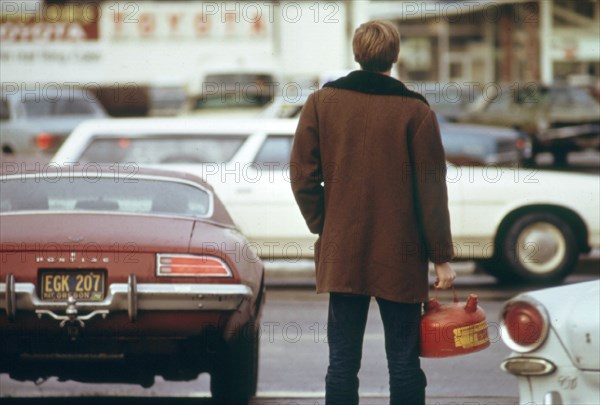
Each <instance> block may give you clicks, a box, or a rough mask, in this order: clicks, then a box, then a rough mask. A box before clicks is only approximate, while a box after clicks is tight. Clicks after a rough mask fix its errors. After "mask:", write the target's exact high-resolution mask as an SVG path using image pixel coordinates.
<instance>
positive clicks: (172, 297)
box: [0, 283, 252, 312]
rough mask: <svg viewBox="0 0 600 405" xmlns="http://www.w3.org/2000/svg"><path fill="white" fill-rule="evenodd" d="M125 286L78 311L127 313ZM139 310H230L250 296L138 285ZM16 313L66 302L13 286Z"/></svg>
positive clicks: (211, 288) (229, 290)
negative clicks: (39, 296)
mask: <svg viewBox="0 0 600 405" xmlns="http://www.w3.org/2000/svg"><path fill="white" fill-rule="evenodd" d="M129 288H130V287H129V284H128V283H114V284H111V285H110V286H109V288H108V294H107V296H106V297H105V298H104V300H103V301H100V302H78V303H77V308H78V309H79V310H81V311H96V310H103V309H105V310H109V311H128V312H129V311H130V303H129V299H128V292H129ZM6 295H7V285H6V283H0V309H2V310H3V312H5V311H6V309H7V308H6ZM136 295H137V308H138V311H233V310H236V309H237V308H238V307H239V306H240V304H241V303H242V302H243V300H245V299H250V298H251V297H252V290H251V289H250V287H248V286H246V285H243V284H153V283H144V284H137V294H136ZM15 296H16V301H15V302H16V305H15V308H16V310H17V311H35V310H40V309H44V310H51V311H61V310H62V311H65V310H66V309H67V305H68V304H67V303H66V302H49V301H42V300H40V299H39V298H38V296H37V293H36V288H35V285H34V284H33V283H15Z"/></svg>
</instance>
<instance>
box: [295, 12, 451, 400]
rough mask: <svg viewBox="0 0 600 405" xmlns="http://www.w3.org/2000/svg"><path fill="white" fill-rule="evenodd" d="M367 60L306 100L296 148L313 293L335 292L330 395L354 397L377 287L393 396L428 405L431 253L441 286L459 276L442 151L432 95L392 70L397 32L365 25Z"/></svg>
mask: <svg viewBox="0 0 600 405" xmlns="http://www.w3.org/2000/svg"><path fill="white" fill-rule="evenodd" d="M352 48H353V51H354V59H355V60H356V61H357V62H358V63H359V64H360V66H361V70H358V71H354V72H352V73H350V74H349V75H348V76H345V77H342V78H340V79H338V80H336V81H334V82H330V83H327V84H326V85H325V86H324V88H323V89H321V90H319V91H316V92H315V93H313V94H312V95H311V96H310V97H309V98H308V100H307V102H306V104H305V106H304V109H303V110H302V115H301V117H300V122H299V123H298V128H297V130H296V137H295V140H294V146H293V149H292V157H291V166H290V170H291V173H290V178H291V182H292V190H293V192H294V195H295V197H296V201H297V203H298V205H299V207H300V210H301V212H302V215H303V216H304V218H305V220H306V223H307V225H308V227H309V229H310V230H311V232H313V233H316V234H319V240H318V241H317V243H316V244H315V262H316V273H317V292H319V293H322V292H329V293H330V295H329V315H328V322H327V337H328V344H329V368H328V370H327V377H326V404H327V405H352V404H358V377H357V375H358V371H359V369H360V362H361V357H362V343H363V336H364V331H365V325H366V321H367V313H368V308H369V303H370V300H371V297H376V299H377V303H378V304H379V311H380V313H381V318H382V320H383V326H384V332H385V349H386V354H387V360H388V369H389V375H390V402H391V404H393V405H396V404H403V405H404V404H406V405H418V404H424V403H425V386H426V384H427V383H426V378H425V375H424V373H423V371H422V370H421V365H420V360H419V325H420V317H421V306H422V303H423V302H425V301H427V299H428V290H429V286H428V278H427V272H428V260H431V261H432V262H433V263H434V264H435V272H436V276H437V279H436V287H437V288H448V287H450V286H451V285H452V283H453V280H454V278H455V276H456V275H455V273H454V271H453V270H452V269H451V268H450V266H449V265H448V261H449V260H450V259H452V257H453V249H452V240H451V236H450V220H449V215H448V197H447V191H446V164H445V158H444V149H443V147H442V144H441V140H440V131H439V127H438V123H437V120H436V118H435V114H434V113H433V112H432V111H431V109H430V108H429V106H428V104H427V102H426V101H425V99H424V98H423V97H422V96H421V95H420V94H418V93H415V92H412V91H410V90H408V89H407V88H406V86H404V84H402V83H401V82H400V81H398V80H396V79H393V78H392V77H390V72H391V67H392V64H393V63H395V62H397V60H398V53H399V49H400V34H399V33H398V30H397V29H396V27H395V26H394V25H393V24H391V23H389V22H385V21H370V22H367V23H365V24H362V25H361V26H360V27H359V28H358V29H357V30H356V31H355V33H354V38H353V41H352Z"/></svg>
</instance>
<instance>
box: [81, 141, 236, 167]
mask: <svg viewBox="0 0 600 405" xmlns="http://www.w3.org/2000/svg"><path fill="white" fill-rule="evenodd" d="M245 139H246V137H245V136H239V135H214V136H210V135H205V136H189V135H177V134H164V135H158V136H151V137H150V136H149V137H131V136H125V135H124V136H122V137H115V136H111V137H105V136H96V137H94V138H93V140H92V142H91V143H90V144H89V145H88V147H87V148H86V149H85V150H84V152H83V154H82V155H81V157H80V159H79V161H80V162H94V163H129V162H134V163H139V164H160V163H165V164H166V163H172V164H186V163H187V164H201V163H225V162H228V161H230V160H231V159H232V158H233V156H234V155H235V153H236V152H237V150H238V149H239V148H240V147H241V146H242V144H243V143H244V140H245Z"/></svg>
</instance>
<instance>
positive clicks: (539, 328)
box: [502, 301, 548, 352]
mask: <svg viewBox="0 0 600 405" xmlns="http://www.w3.org/2000/svg"><path fill="white" fill-rule="evenodd" d="M502 331H503V332H504V333H503V336H502V338H503V339H504V342H505V343H506V344H507V345H508V346H509V347H510V348H511V349H513V350H515V351H519V352H528V351H531V350H534V349H536V348H538V347H539V346H540V345H541V344H542V343H543V342H544V340H545V339H546V336H547V334H548V318H547V316H546V313H545V311H544V310H543V309H542V308H541V307H540V306H539V305H536V304H534V303H531V302H527V301H515V302H512V303H509V304H508V305H507V306H506V307H505V308H504V311H503V315H502Z"/></svg>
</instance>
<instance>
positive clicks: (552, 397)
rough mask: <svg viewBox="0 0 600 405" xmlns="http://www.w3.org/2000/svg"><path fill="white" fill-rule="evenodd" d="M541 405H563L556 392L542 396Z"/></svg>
mask: <svg viewBox="0 0 600 405" xmlns="http://www.w3.org/2000/svg"><path fill="white" fill-rule="evenodd" d="M543 405H563V401H562V398H561V396H560V393H558V392H556V391H549V392H546V394H545V395H544V403H543Z"/></svg>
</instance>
